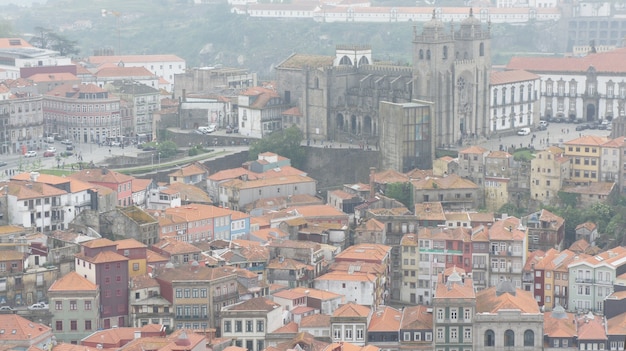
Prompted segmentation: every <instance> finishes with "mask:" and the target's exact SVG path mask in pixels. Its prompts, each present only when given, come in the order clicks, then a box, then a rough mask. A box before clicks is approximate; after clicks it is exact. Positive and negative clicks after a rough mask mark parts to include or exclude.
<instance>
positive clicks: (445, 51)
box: [443, 46, 448, 60]
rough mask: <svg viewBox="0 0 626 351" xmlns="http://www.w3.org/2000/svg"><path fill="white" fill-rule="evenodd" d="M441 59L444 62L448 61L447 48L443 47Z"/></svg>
mask: <svg viewBox="0 0 626 351" xmlns="http://www.w3.org/2000/svg"><path fill="white" fill-rule="evenodd" d="M443 59H444V60H447V59H448V47H447V46H444V47H443Z"/></svg>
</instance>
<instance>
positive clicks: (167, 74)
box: [88, 55, 187, 91]
mask: <svg viewBox="0 0 626 351" xmlns="http://www.w3.org/2000/svg"><path fill="white" fill-rule="evenodd" d="M88 61H89V63H91V64H93V65H96V66H100V65H102V64H114V65H118V66H123V67H145V68H146V69H147V70H148V71H150V72H152V73H153V74H155V75H157V76H158V77H160V78H163V79H164V80H166V81H167V86H168V89H167V90H168V91H173V90H174V75H175V74H180V73H184V72H185V69H187V63H186V61H185V60H183V59H182V58H180V57H178V56H176V55H121V56H90V57H89V58H88Z"/></svg>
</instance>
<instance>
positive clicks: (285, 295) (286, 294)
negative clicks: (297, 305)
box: [272, 289, 307, 300]
mask: <svg viewBox="0 0 626 351" xmlns="http://www.w3.org/2000/svg"><path fill="white" fill-rule="evenodd" d="M272 295H273V296H274V297H280V298H282V299H287V300H295V299H299V298H302V297H306V296H307V295H306V294H305V293H304V292H301V291H295V290H293V289H289V290H281V291H278V292H275V293H274V294H272Z"/></svg>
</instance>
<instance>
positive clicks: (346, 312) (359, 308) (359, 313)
mask: <svg viewBox="0 0 626 351" xmlns="http://www.w3.org/2000/svg"><path fill="white" fill-rule="evenodd" d="M370 313H371V309H370V308H369V307H367V306H363V305H359V304H357V303H354V302H348V303H347V304H345V305H341V306H340V307H339V308H337V309H336V310H334V311H333V317H367V316H369V315H370Z"/></svg>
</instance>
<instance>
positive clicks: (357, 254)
mask: <svg viewBox="0 0 626 351" xmlns="http://www.w3.org/2000/svg"><path fill="white" fill-rule="evenodd" d="M390 254H391V246H387V245H382V244H358V245H352V246H350V247H348V248H346V249H345V250H343V251H342V252H340V253H339V254H338V255H337V256H335V261H340V260H347V261H361V260H363V261H366V260H368V261H370V260H376V261H378V263H383V261H384V259H386V258H387V259H388V258H389V255H390Z"/></svg>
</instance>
